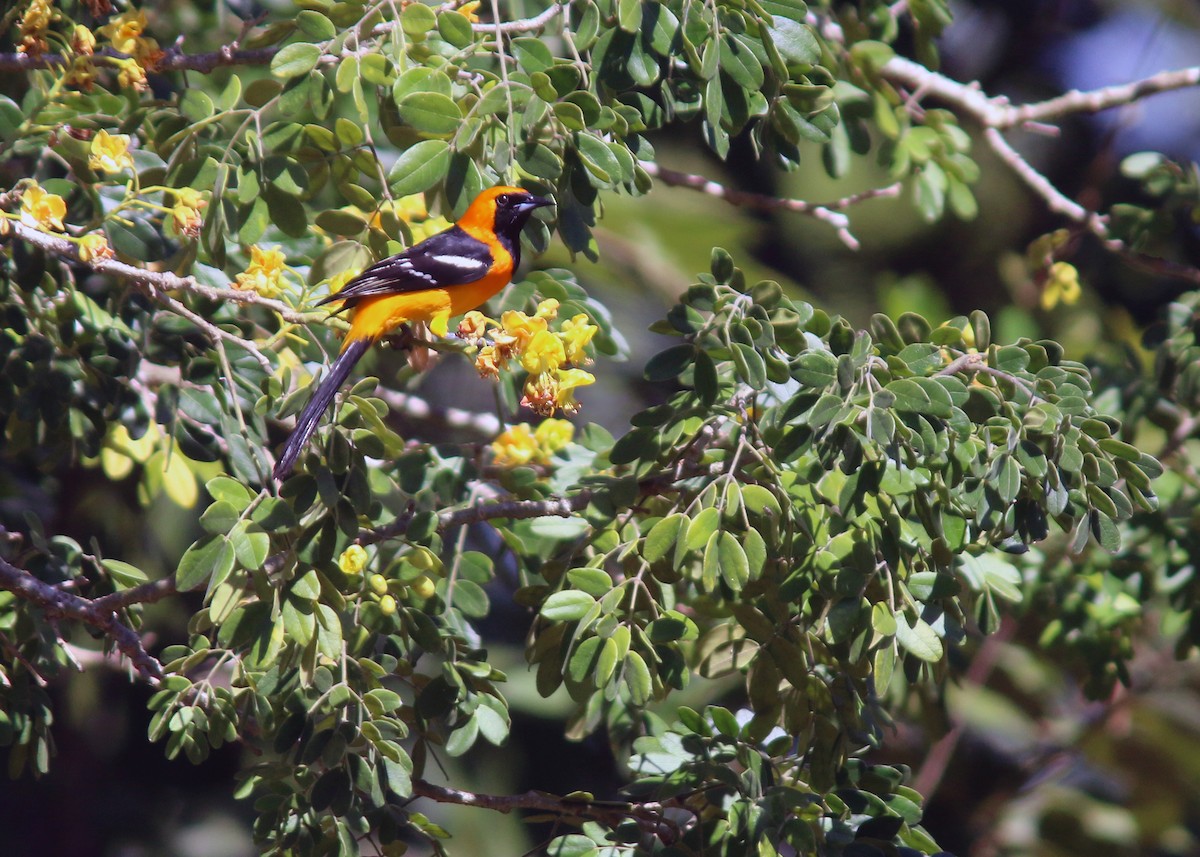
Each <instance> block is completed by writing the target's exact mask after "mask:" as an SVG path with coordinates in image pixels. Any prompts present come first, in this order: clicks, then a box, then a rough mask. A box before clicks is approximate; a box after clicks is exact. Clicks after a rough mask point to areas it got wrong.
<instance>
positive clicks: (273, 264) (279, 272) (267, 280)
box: [233, 244, 287, 298]
mask: <svg viewBox="0 0 1200 857" xmlns="http://www.w3.org/2000/svg"><path fill="white" fill-rule="evenodd" d="M286 261H287V260H286V258H285V257H284V255H283V252H282V251H280V250H275V249H270V250H263V249H262V248H261V247H259V246H258V245H257V244H256V245H254V246H253V247H251V248H250V264H249V265H248V266H247V267H246V270H244V271H242V273H240V274H238V275H237V279H236V281H235V282H234V284H233V287H234V288H235V289H244V290H246V291H252V292H258V293H259V294H260V295H262V296H263V297H264V298H274V297H278V296H279V293H280V292H282V291H283V271H284V268H285V267H286Z"/></svg>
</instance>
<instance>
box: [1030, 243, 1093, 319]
mask: <svg viewBox="0 0 1200 857" xmlns="http://www.w3.org/2000/svg"><path fill="white" fill-rule="evenodd" d="M1071 240H1072V235H1071V232H1070V231H1069V230H1067V229H1056V230H1054V231H1053V232H1047V233H1046V234H1045V235H1040V236H1038V237H1037V238H1035V239H1034V240H1033V241H1032V242H1030V244H1029V247H1028V248H1026V250H1025V262H1026V264H1027V265H1029V267H1030V268H1031V269H1032V270H1033V272H1034V282H1036V283H1038V284H1039V285H1040V286H1041V288H1042V295H1041V299H1040V303H1041V305H1042V309H1044V310H1051V309H1054V308H1055V307H1056V306H1058V305H1059V304H1060V303H1062V304H1066V305H1068V306H1069V305H1071V304H1073V303H1076V302H1078V300H1079V298H1080V296H1081V295H1082V294H1083V290H1082V289H1081V288H1080V286H1079V271H1078V270H1076V268H1075V266H1074V265H1072V264H1071V263H1070V262H1056V261H1055V257H1056V256H1060V255H1064V254H1065V252H1064V251H1069V246H1068V245H1069V244H1070V243H1071Z"/></svg>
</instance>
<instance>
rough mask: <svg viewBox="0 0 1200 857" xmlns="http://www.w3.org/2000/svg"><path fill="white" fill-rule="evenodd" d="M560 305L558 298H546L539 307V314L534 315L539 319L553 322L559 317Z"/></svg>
mask: <svg viewBox="0 0 1200 857" xmlns="http://www.w3.org/2000/svg"><path fill="white" fill-rule="evenodd" d="M558 307H559V303H558V300H557V298H546V299H545V300H543V301H541V302H540V303H539V304H538V305H537V312H535V313H534V315H535V316H536V317H537V318H544V319H546V320H547V321H551V320H553V319H554V318H556V317H557V316H558Z"/></svg>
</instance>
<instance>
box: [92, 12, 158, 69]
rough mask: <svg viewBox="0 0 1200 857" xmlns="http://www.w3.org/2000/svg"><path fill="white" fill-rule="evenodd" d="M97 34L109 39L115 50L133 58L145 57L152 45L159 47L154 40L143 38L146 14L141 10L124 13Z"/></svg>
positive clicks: (111, 20)
mask: <svg viewBox="0 0 1200 857" xmlns="http://www.w3.org/2000/svg"><path fill="white" fill-rule="evenodd" d="M97 32H98V33H100V35H102V36H104V38H106V39H108V43H109V44H110V45H112V46H113V49H114V50H117V51H120V52H121V53H123V54H128V55H129V56H131V57H140V56H144V55H145V54H146V53H147V52H148V50H149V49H150V46H151V45H153V47H154V48H157V47H158V45H157V44H156V43H155V42H154V40H153V39H143V38H142V33H144V32H146V13H145V12H144V11H142V10H141V9H130V10H129V11H128V12H122V13H121V14H120V15H117V16H116V17H114V18H112V19H110V20H109V22H108V23H107V24H105V25H104V26H103V27H101V28H100V29H99V30H97Z"/></svg>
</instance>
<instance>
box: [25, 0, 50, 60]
mask: <svg viewBox="0 0 1200 857" xmlns="http://www.w3.org/2000/svg"><path fill="white" fill-rule="evenodd" d="M57 17H58V12H56V11H55V10H54V4H53V3H51V2H50V0H33V2H32V3H30V4H29V5H28V6H26V7H25V14H24V15H22V16H21V21H20V23H19V24H18V25H17V30H18V31H19V32H20V34H21V38H20V39H19V40H18V41H17V52H18V53H22V54H28V55H29V56H38V55H40V54H44V53H45V52H46V51H48V50H49V49H50V43H49V42H47V41H46V31H47V30H49V29H50V23H51V22H52V21H53V20H54V19H55V18H57Z"/></svg>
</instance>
